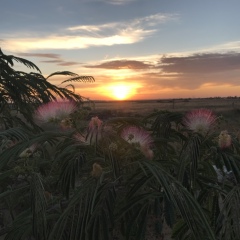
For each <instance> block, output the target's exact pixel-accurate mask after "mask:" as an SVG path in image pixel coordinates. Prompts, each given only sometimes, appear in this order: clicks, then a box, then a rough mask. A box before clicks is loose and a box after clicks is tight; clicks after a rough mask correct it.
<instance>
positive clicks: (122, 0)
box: [103, 0, 136, 5]
mask: <svg viewBox="0 0 240 240" xmlns="http://www.w3.org/2000/svg"><path fill="white" fill-rule="evenodd" d="M134 1H136V0H104V1H103V2H105V3H108V4H113V5H125V4H128V3H130V2H134Z"/></svg>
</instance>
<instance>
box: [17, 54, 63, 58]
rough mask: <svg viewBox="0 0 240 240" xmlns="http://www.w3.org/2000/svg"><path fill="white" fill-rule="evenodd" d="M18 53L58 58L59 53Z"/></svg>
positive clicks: (27, 55)
mask: <svg viewBox="0 0 240 240" xmlns="http://www.w3.org/2000/svg"><path fill="white" fill-rule="evenodd" d="M18 55H19V56H23V57H40V58H41V57H43V58H60V55H59V54H54V53H18Z"/></svg>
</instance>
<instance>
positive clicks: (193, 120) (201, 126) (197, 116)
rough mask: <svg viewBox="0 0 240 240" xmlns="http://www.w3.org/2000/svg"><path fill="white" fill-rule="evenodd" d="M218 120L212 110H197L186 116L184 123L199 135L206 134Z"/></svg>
mask: <svg viewBox="0 0 240 240" xmlns="http://www.w3.org/2000/svg"><path fill="white" fill-rule="evenodd" d="M216 119H217V118H216V116H215V115H214V114H213V112H212V111H211V110H208V109H196V110H192V111H191V112H189V113H187V114H186V115H185V117H184V119H183V123H184V124H185V126H186V127H187V128H188V129H189V130H192V131H194V132H198V133H206V132H208V131H209V130H210V128H211V127H212V126H213V124H214V123H215V121H216Z"/></svg>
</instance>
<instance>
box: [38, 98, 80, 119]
mask: <svg viewBox="0 0 240 240" xmlns="http://www.w3.org/2000/svg"><path fill="white" fill-rule="evenodd" d="M76 109H77V106H76V104H75V103H74V102H49V103H46V104H43V105H41V106H40V107H38V109H37V110H36V118H37V120H39V121H41V122H44V123H49V122H60V121H62V120H64V119H66V118H68V117H69V115H70V114H71V113H73V112H74V111H75V110H76Z"/></svg>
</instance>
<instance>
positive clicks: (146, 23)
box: [3, 13, 176, 51]
mask: <svg viewBox="0 0 240 240" xmlns="http://www.w3.org/2000/svg"><path fill="white" fill-rule="evenodd" d="M175 18H176V15H169V14H160V13H159V14H154V15H150V16H146V17H142V18H136V19H132V20H129V21H124V22H112V23H106V24H101V25H100V24H99V25H80V26H73V27H69V28H67V29H65V30H62V29H61V34H58V33H55V34H52V35H48V36H45V37H44V38H39V37H38V38H37V37H35V38H31V37H27V38H22V37H18V36H14V37H12V38H11V39H5V41H4V42H3V44H4V47H5V48H6V49H7V50H10V51H16V50H17V51H19V50H20V51H32V50H39V49H41V50H42V49H83V48H89V47H91V46H112V45H118V44H133V43H136V42H140V41H143V40H144V39H145V38H147V37H149V36H151V35H152V34H154V33H155V32H156V31H157V30H158V28H159V24H162V23H164V22H166V21H169V20H172V19H175Z"/></svg>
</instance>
